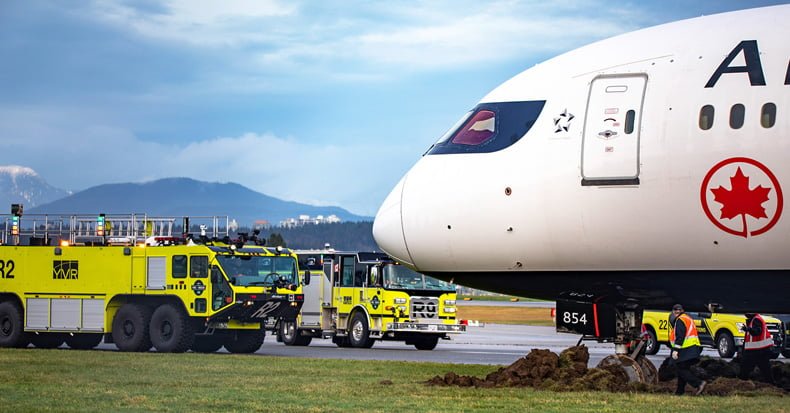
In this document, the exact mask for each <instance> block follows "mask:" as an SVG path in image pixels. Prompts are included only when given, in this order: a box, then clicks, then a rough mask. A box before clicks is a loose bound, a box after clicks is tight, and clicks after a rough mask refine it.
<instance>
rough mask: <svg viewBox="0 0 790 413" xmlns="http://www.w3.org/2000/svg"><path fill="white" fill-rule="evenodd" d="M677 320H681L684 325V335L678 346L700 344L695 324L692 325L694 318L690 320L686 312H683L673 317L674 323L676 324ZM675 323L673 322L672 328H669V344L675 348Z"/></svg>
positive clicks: (684, 346)
mask: <svg viewBox="0 0 790 413" xmlns="http://www.w3.org/2000/svg"><path fill="white" fill-rule="evenodd" d="M678 321H682V322H683V324H685V326H686V337H685V338H684V339H683V344H681V345H680V348H688V347H691V346H698V345H700V344H699V335H698V334H697V326H695V325H694V320H692V319H691V317H689V315H688V314H686V313H683V314H681V315H679V316H678V318H676V319H675V324H677V322H678ZM675 324H673V325H672V328H671V329H670V330H669V345H670V346H672V348H675Z"/></svg>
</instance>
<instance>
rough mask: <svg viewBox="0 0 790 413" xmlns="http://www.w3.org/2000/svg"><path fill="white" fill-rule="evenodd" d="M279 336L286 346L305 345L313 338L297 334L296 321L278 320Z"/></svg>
mask: <svg viewBox="0 0 790 413" xmlns="http://www.w3.org/2000/svg"><path fill="white" fill-rule="evenodd" d="M280 338H281V339H282V342H283V343H284V344H285V345H286V346H306V345H309V344H310V342H311V341H313V338H312V337H310V336H303V335H301V334H299V330H297V328H296V321H285V320H283V321H280Z"/></svg>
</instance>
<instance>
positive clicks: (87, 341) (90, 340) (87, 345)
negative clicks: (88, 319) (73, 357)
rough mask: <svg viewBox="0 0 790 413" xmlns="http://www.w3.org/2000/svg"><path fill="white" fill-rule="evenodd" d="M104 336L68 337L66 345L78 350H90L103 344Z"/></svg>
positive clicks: (81, 335)
mask: <svg viewBox="0 0 790 413" xmlns="http://www.w3.org/2000/svg"><path fill="white" fill-rule="evenodd" d="M102 338H103V336H102V334H87V333H86V334H74V335H70V336H66V345H67V346H69V347H70V348H73V349H76V350H90V349H92V348H94V347H96V346H98V345H99V343H101V340H102Z"/></svg>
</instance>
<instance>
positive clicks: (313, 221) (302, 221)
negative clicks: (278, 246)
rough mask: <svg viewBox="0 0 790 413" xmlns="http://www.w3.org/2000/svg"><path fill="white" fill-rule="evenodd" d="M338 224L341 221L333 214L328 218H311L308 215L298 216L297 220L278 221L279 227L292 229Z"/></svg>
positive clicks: (318, 216)
mask: <svg viewBox="0 0 790 413" xmlns="http://www.w3.org/2000/svg"><path fill="white" fill-rule="evenodd" d="M338 222H341V219H340V218H339V217H338V216H337V215H334V214H332V215H330V216H328V217H324V216H323V215H317V216H316V217H315V218H313V217H311V216H310V215H299V218H287V219H285V220H283V221H280V227H283V228H294V227H303V226H305V225H319V224H336V223H338Z"/></svg>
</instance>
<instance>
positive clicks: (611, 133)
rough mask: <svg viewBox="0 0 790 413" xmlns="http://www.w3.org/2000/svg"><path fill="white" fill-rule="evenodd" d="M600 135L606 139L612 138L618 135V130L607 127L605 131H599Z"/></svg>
mask: <svg viewBox="0 0 790 413" xmlns="http://www.w3.org/2000/svg"><path fill="white" fill-rule="evenodd" d="M598 136H600V137H602V138H604V139H611V138H613V137H615V136H617V131H613V130H611V129H607V130H605V131H601V132H598Z"/></svg>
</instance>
